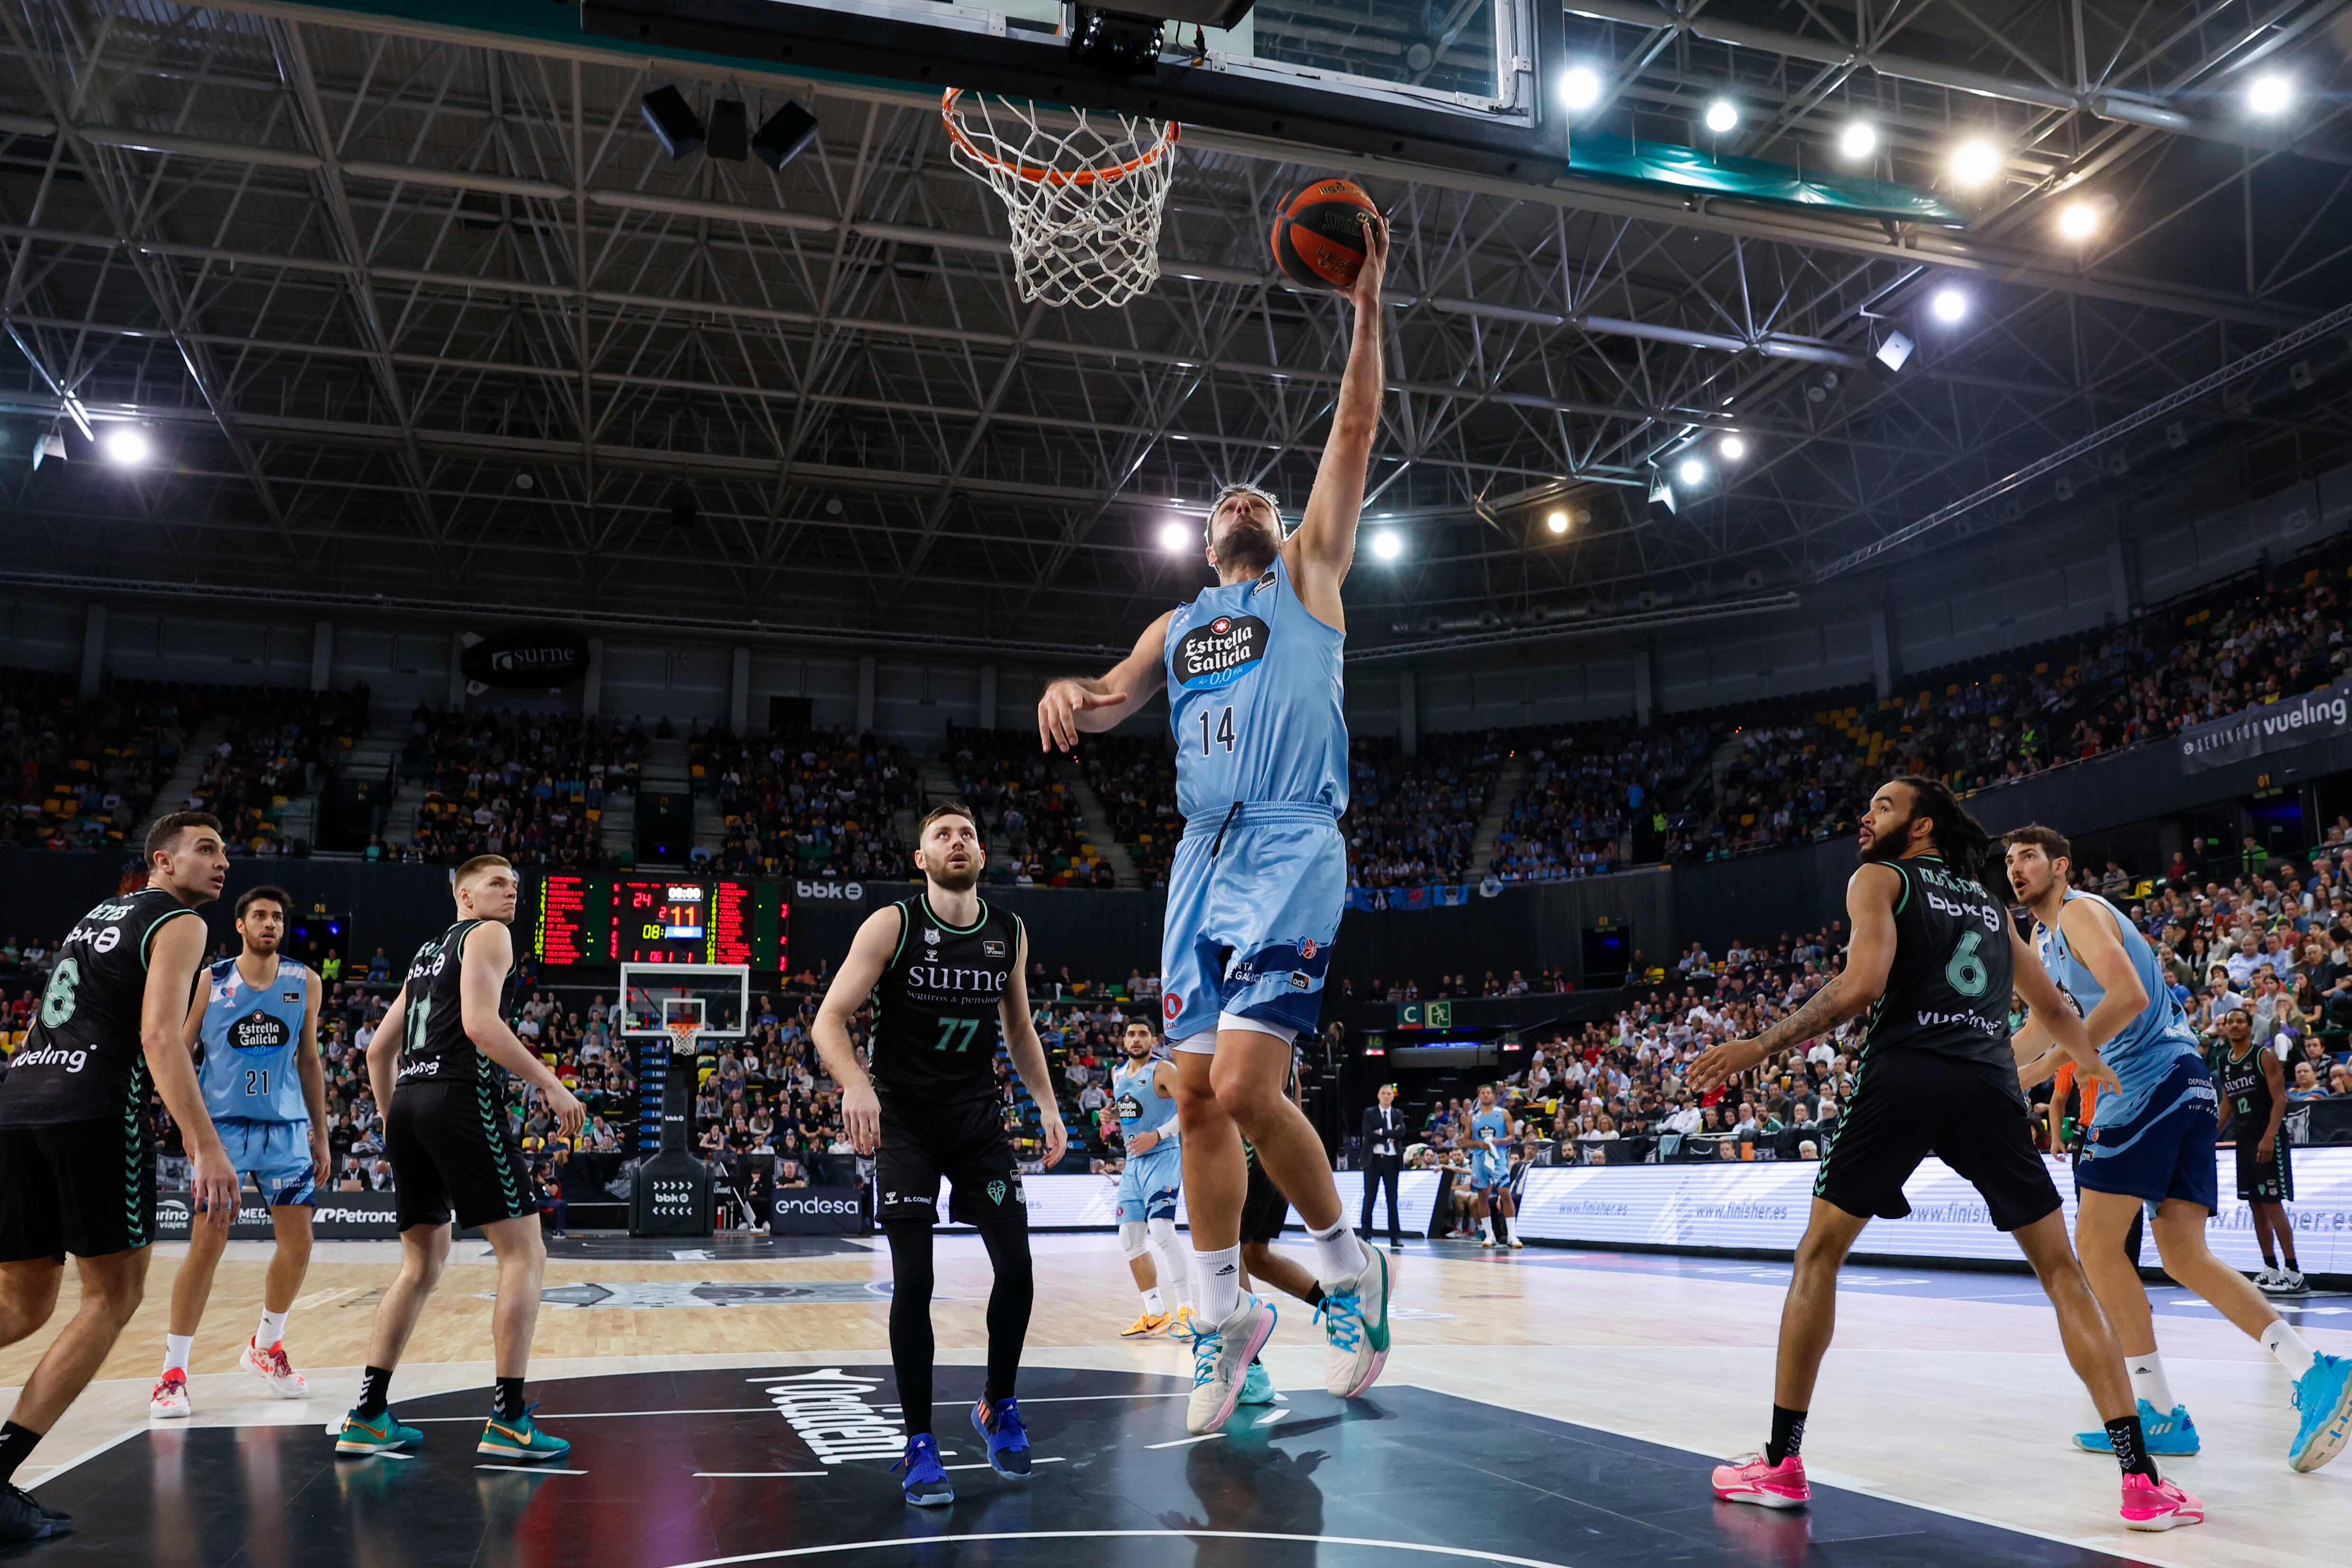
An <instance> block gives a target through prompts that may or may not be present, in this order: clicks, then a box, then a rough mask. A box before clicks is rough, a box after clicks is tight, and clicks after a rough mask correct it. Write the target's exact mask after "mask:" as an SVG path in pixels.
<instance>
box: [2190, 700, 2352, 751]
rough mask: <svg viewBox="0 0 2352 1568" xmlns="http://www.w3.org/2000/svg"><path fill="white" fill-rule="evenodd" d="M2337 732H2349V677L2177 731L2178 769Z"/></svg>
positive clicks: (2277, 748)
mask: <svg viewBox="0 0 2352 1568" xmlns="http://www.w3.org/2000/svg"><path fill="white" fill-rule="evenodd" d="M2339 735H2352V680H2339V681H2337V682H2336V684H2335V685H2333V686H2331V687H2329V688H2327V689H2326V690H2324V691H2312V692H2306V693H2305V694H2304V695H2303V696H2301V697H2290V698H2287V699H2285V700H2283V701H2279V702H2272V703H2267V704H2265V705H2264V706H2263V707H2260V708H2249V709H2247V710H2245V711H2244V712H2242V713H2235V714H2232V715H2231V716H2230V717H2229V718H2227V719H2216V720H2214V721H2212V722H2211V723H2210V724H2199V725H2196V726H2194V727H2192V728H2190V729H2187V730H2183V731H2180V738H2179V746H2180V771H2181V772H2182V773H2203V772H2204V771H2205V770H2206V769H2208V768H2218V767H2224V766H2226V765H2228V764H2229V763H2242V762H2246V761H2248V760H2250V759H2252V758H2254V757H2261V756H2267V755H2269V754H2270V753H2271V752H2284V751H2288V750H2291V749H2292V748H2294V747H2296V746H2308V745H2311V744H2313V743H2314V742H2319V741H2332V740H2335V739H2336V737H2337V736H2339Z"/></svg>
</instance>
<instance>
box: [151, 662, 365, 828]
mask: <svg viewBox="0 0 2352 1568" xmlns="http://www.w3.org/2000/svg"><path fill="white" fill-rule="evenodd" d="M121 689H123V688H120V687H118V690H121ZM154 689H155V690H159V691H160V690H163V688H154ZM211 710H212V711H213V712H214V713H217V714H219V715H221V716H222V717H224V718H226V721H227V727H226V731H224V732H223V734H222V735H221V738H220V739H219V740H218V741H216V742H214V744H213V746H212V750H211V754H210V755H209V756H208V757H207V758H206V759H205V766H204V773H202V774H201V775H200V776H199V778H198V780H197V783H196V787H195V788H194V790H192V791H191V792H190V793H189V795H188V797H187V798H186V799H185V800H184V801H178V802H174V803H173V809H174V810H188V811H209V812H211V813H212V814H213V815H214V816H217V817H219V818H220V822H221V837H223V838H224V839H225V840H226V842H227V844H228V847H229V853H231V854H232V855H285V854H289V853H292V852H293V850H294V849H295V848H296V846H295V845H294V843H293V842H292V841H290V840H289V838H288V837H286V836H285V834H284V833H282V832H281V831H280V827H279V823H280V819H281V818H282V817H283V816H284V815H285V812H286V808H287V806H288V805H290V804H291V803H292V801H293V800H294V799H295V797H296V796H298V795H312V794H315V793H317V791H318V790H319V789H320V786H321V785H323V784H325V783H326V781H327V780H328V778H329V777H330V776H331V775H332V774H333V773H335V771H336V770H337V769H338V768H340V767H341V765H342V760H343V755H344V753H345V752H348V751H349V750H350V748H351V744H352V742H353V741H355V740H357V739H358V738H359V736H360V734H361V733H362V731H365V730H366V728H367V716H368V689H367V687H366V686H365V685H364V684H362V685H359V686H354V687H352V688H350V689H347V690H343V691H320V692H311V691H292V690H288V689H282V688H275V687H243V688H237V687H231V688H226V689H222V690H221V692H220V694H219V696H218V698H217V700H215V702H214V703H213V704H212V705H211Z"/></svg>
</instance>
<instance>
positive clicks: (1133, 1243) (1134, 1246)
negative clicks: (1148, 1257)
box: [1118, 1219, 1156, 1259]
mask: <svg viewBox="0 0 2352 1568" xmlns="http://www.w3.org/2000/svg"><path fill="white" fill-rule="evenodd" d="M1155 1223H1156V1222H1155ZM1118 1249H1119V1250H1120V1251H1121V1252H1124V1253H1126V1254H1127V1256H1128V1257H1129V1258H1130V1259H1131V1258H1140V1257H1142V1256H1143V1255H1144V1254H1145V1253H1147V1252H1149V1251H1150V1250H1151V1232H1150V1231H1149V1230H1147V1229H1145V1228H1144V1225H1143V1222H1142V1221H1141V1220H1137V1219H1130V1220H1126V1221H1122V1222H1121V1223H1120V1225H1119V1227H1118Z"/></svg>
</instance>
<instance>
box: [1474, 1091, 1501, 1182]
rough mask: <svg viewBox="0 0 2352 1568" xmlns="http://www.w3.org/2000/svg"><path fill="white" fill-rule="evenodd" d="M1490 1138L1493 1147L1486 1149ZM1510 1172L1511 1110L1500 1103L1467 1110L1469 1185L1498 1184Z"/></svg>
mask: <svg viewBox="0 0 2352 1568" xmlns="http://www.w3.org/2000/svg"><path fill="white" fill-rule="evenodd" d="M1489 1140H1492V1141H1493V1142H1494V1145H1495V1146H1494V1147H1493V1148H1492V1149H1489V1148H1488V1147H1486V1144H1487V1142H1488V1141H1489ZM1510 1173H1511V1113H1510V1112H1509V1111H1507V1110H1504V1109H1503V1108H1502V1107H1501V1106H1499V1105H1497V1106H1496V1107H1495V1108H1494V1109H1493V1110H1474V1111H1472V1112H1471V1113H1470V1184H1471V1185H1473V1186H1477V1187H1492V1186H1499V1185H1500V1184H1502V1183H1503V1182H1504V1181H1505V1180H1507V1178H1508V1177H1509V1175H1510Z"/></svg>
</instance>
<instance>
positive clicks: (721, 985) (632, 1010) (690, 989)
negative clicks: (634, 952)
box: [620, 963, 751, 1039]
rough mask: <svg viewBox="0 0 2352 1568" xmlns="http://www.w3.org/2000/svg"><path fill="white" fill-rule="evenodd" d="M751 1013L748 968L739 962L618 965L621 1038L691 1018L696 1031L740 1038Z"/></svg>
mask: <svg viewBox="0 0 2352 1568" xmlns="http://www.w3.org/2000/svg"><path fill="white" fill-rule="evenodd" d="M750 1018H751V968H750V966H749V965H747V964H741V963H625V964H623V965H621V1024H620V1034H621V1037H622V1038H624V1039H643V1038H666V1037H668V1035H669V1030H670V1026H671V1025H673V1024H676V1023H680V1022H684V1021H686V1020H688V1019H691V1020H692V1021H693V1022H695V1023H696V1024H697V1025H698V1029H699V1033H701V1034H702V1035H705V1036H709V1037H719V1038H725V1039H740V1038H741V1037H742V1036H743V1033H744V1030H745V1028H746V1026H747V1025H748V1022H749V1020H750Z"/></svg>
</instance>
